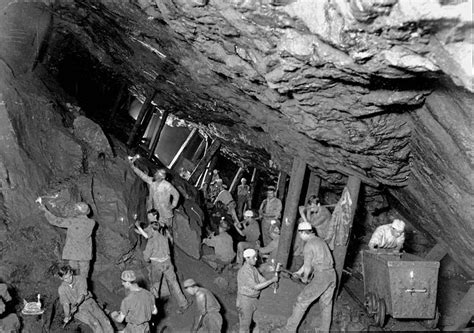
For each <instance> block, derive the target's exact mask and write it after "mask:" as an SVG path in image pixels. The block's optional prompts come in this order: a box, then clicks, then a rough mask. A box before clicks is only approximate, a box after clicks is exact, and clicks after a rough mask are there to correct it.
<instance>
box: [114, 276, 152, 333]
mask: <svg viewBox="0 0 474 333" xmlns="http://www.w3.org/2000/svg"><path fill="white" fill-rule="evenodd" d="M120 278H121V279H122V285H123V286H124V288H125V289H127V290H128V291H129V293H128V295H127V296H126V297H125V298H124V299H123V300H122V304H121V305H120V311H113V312H112V313H111V317H112V318H113V319H114V320H115V321H116V322H118V323H122V322H123V321H126V322H127V326H126V327H125V330H124V332H130V333H148V332H150V324H149V321H150V320H151V316H152V315H155V314H157V313H158V309H157V308H156V305H155V298H154V297H153V295H152V293H150V292H149V291H148V290H145V289H143V288H140V287H139V286H138V284H137V283H136V276H135V272H134V271H131V270H129V271H123V272H122V275H121V277H120Z"/></svg>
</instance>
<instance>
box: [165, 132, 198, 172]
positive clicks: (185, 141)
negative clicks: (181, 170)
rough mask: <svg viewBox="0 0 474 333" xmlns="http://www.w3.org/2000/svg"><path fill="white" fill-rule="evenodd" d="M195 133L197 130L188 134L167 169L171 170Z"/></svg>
mask: <svg viewBox="0 0 474 333" xmlns="http://www.w3.org/2000/svg"><path fill="white" fill-rule="evenodd" d="M196 131H197V129H196V128H193V130H192V131H191V133H189V135H188V137H187V138H186V140H184V142H183V144H182V145H181V147H179V150H178V152H177V153H176V155H175V156H174V158H173V160H172V161H171V162H170V165H168V169H171V168H172V167H173V166H174V165H175V164H176V162H177V161H178V158H179V157H180V156H181V154H183V151H184V149H185V148H186V147H187V146H188V145H189V143H190V142H191V140H192V138H193V137H194V134H196Z"/></svg>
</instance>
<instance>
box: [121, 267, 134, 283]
mask: <svg viewBox="0 0 474 333" xmlns="http://www.w3.org/2000/svg"><path fill="white" fill-rule="evenodd" d="M120 278H121V279H122V281H126V282H133V281H135V280H136V279H137V277H136V276H135V272H134V271H131V270H130V271H123V272H122V275H121V277H120Z"/></svg>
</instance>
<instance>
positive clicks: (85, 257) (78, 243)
mask: <svg viewBox="0 0 474 333" xmlns="http://www.w3.org/2000/svg"><path fill="white" fill-rule="evenodd" d="M37 202H38V203H39V208H40V209H41V210H42V211H43V212H44V216H45V217H46V219H47V220H48V222H49V223H50V224H52V225H54V226H56V227H60V228H65V229H67V232H66V243H65V244H64V248H63V255H62V258H63V259H64V260H68V261H69V265H70V266H71V267H72V269H74V270H75V271H76V272H77V273H78V275H81V276H83V277H84V278H85V279H87V278H88V276H89V267H90V261H91V259H92V231H93V230H94V226H95V221H94V220H92V219H90V218H88V217H87V215H89V213H90V208H89V205H87V204H86V203H85V202H78V203H76V204H75V205H74V212H73V216H71V217H66V218H62V217H57V216H55V215H54V214H52V213H51V212H50V211H49V210H48V209H47V208H46V206H45V205H43V203H42V201H41V200H40V199H38V200H37Z"/></svg>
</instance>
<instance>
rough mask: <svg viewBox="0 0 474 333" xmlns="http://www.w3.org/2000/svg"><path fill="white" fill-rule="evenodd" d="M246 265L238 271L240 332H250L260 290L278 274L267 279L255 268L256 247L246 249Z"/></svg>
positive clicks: (274, 279)
mask: <svg viewBox="0 0 474 333" xmlns="http://www.w3.org/2000/svg"><path fill="white" fill-rule="evenodd" d="M243 256H244V258H245V263H244V265H243V266H242V267H241V268H240V269H239V272H238V273H237V302H236V305H237V310H238V312H239V332H240V333H244V332H249V331H250V325H251V324H252V320H253V314H254V312H255V310H257V300H258V297H259V296H260V291H261V290H262V289H264V288H266V287H268V286H269V285H271V284H272V283H274V282H277V281H278V277H277V276H273V277H272V278H271V279H270V280H266V279H265V278H264V277H263V276H262V275H261V274H260V273H259V271H258V270H257V268H255V265H256V263H257V252H256V251H255V250H254V249H247V250H245V251H244V253H243Z"/></svg>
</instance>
